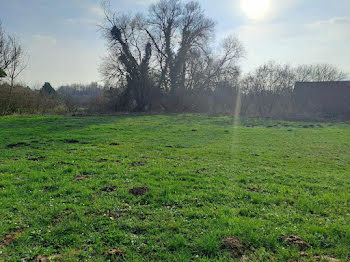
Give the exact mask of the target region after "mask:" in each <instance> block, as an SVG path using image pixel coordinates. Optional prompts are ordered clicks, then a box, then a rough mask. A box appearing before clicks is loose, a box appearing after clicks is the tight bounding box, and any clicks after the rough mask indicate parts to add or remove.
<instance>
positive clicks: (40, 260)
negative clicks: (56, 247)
mask: <svg viewBox="0 0 350 262" xmlns="http://www.w3.org/2000/svg"><path fill="white" fill-rule="evenodd" d="M61 259H62V255H60V254H54V255H50V256H42V255H39V256H37V257H36V260H35V261H36V262H50V261H61Z"/></svg>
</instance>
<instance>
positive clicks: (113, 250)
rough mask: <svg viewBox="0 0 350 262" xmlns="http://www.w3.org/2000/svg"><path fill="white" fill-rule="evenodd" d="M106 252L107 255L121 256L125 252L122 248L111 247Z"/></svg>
mask: <svg viewBox="0 0 350 262" xmlns="http://www.w3.org/2000/svg"><path fill="white" fill-rule="evenodd" d="M104 254H105V255H106V256H111V257H119V256H124V255H125V252H124V251H123V250H122V249H120V248H111V249H109V250H107V251H105V252H104Z"/></svg>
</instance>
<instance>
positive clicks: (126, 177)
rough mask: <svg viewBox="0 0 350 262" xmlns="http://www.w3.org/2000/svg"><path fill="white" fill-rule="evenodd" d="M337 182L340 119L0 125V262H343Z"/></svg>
mask: <svg viewBox="0 0 350 262" xmlns="http://www.w3.org/2000/svg"><path fill="white" fill-rule="evenodd" d="M18 143H22V144H18ZM134 187H147V188H148V189H149V191H147V190H145V191H146V192H145V194H143V195H134V194H132V192H130V190H131V189H132V188H134ZM349 188H350V123H338V124H335V123H321V124H319V123H303V122H299V123H294V122H282V121H272V120H271V121H269V120H254V119H243V120H241V121H240V125H239V126H238V127H236V128H235V127H234V126H233V120H232V118H230V117H211V116H203V115H202V116H201V115H155V116H141V115H133V116H131V115H130V116H101V117H56V116H37V117H34V116H33V117H30V116H28V117H2V118H0V261H22V260H24V261H31V260H34V261H36V260H37V261H78V260H80V261H108V260H111V261H228V260H230V259H231V257H232V256H237V260H239V259H240V260H241V261H288V260H291V261H327V259H328V260H329V261H338V260H339V261H347V260H348V259H350V201H349V200H350V190H349ZM290 234H294V235H297V236H299V237H301V238H302V240H303V241H304V242H305V246H304V248H301V247H300V245H299V246H298V245H291V244H290V243H287V242H286V241H284V240H283V239H282V237H283V236H288V235H290ZM229 236H231V237H234V238H235V239H237V241H239V242H240V244H241V247H239V248H238V249H239V250H240V252H237V250H235V247H231V248H230V247H228V246H227V245H226V248H225V245H224V244H223V241H224V240H225V239H227V237H229ZM224 242H225V241H224ZM300 249H303V251H301V250H300ZM238 253H241V254H238ZM243 254H244V256H242V255H243ZM332 259H333V260H332Z"/></svg>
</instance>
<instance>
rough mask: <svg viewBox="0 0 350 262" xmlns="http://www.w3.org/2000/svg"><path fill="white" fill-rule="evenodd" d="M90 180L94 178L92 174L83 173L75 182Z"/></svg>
mask: <svg viewBox="0 0 350 262" xmlns="http://www.w3.org/2000/svg"><path fill="white" fill-rule="evenodd" d="M90 178H92V174H88V173H83V174H82V175H80V176H77V177H76V178H75V179H74V180H75V181H77V182H80V181H84V180H86V179H90Z"/></svg>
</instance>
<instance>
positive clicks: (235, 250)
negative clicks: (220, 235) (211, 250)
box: [221, 236, 247, 258]
mask: <svg viewBox="0 0 350 262" xmlns="http://www.w3.org/2000/svg"><path fill="white" fill-rule="evenodd" d="M221 248H222V249H226V250H228V251H229V252H230V255H231V257H232V258H242V257H243V256H244V254H245V252H246V250H247V247H246V246H245V245H244V244H243V243H242V242H241V241H240V240H239V239H238V238H237V237H235V236H228V237H225V238H224V239H223V240H222V243H221Z"/></svg>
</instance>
